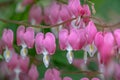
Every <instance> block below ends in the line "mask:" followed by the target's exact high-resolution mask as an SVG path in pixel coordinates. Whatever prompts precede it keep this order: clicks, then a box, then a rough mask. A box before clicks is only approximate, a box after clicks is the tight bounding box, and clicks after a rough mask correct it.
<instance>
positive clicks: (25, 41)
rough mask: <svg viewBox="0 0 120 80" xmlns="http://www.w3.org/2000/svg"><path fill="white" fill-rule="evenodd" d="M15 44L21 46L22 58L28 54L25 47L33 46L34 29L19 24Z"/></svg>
mask: <svg viewBox="0 0 120 80" xmlns="http://www.w3.org/2000/svg"><path fill="white" fill-rule="evenodd" d="M17 45H18V46H22V49H21V51H20V54H21V56H22V57H23V58H24V57H26V56H27V54H28V50H27V48H33V46H34V29H33V28H32V27H28V28H26V29H25V27H24V26H22V25H21V26H19V27H18V29H17Z"/></svg>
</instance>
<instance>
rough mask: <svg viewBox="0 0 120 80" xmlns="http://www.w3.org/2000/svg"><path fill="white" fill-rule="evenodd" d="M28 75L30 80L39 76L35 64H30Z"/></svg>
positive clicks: (35, 79) (34, 79)
mask: <svg viewBox="0 0 120 80" xmlns="http://www.w3.org/2000/svg"><path fill="white" fill-rule="evenodd" d="M28 75H29V77H30V80H37V79H38V77H39V73H38V71H37V68H36V66H35V65H32V66H31V68H30V70H29V72H28Z"/></svg>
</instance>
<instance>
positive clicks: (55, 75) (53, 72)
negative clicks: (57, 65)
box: [44, 69, 62, 80]
mask: <svg viewBox="0 0 120 80" xmlns="http://www.w3.org/2000/svg"><path fill="white" fill-rule="evenodd" d="M44 80H62V79H61V77H60V72H59V71H58V70H57V69H48V70H47V71H46V72H45V75H44Z"/></svg>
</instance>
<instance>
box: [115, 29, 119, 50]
mask: <svg viewBox="0 0 120 80" xmlns="http://www.w3.org/2000/svg"><path fill="white" fill-rule="evenodd" d="M114 36H115V39H116V43H117V45H118V47H119V48H120V29H117V30H115V31H114Z"/></svg>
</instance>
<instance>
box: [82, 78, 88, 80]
mask: <svg viewBox="0 0 120 80" xmlns="http://www.w3.org/2000/svg"><path fill="white" fill-rule="evenodd" d="M80 80H89V79H88V78H81V79H80Z"/></svg>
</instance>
